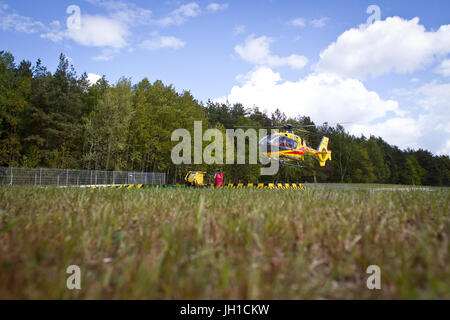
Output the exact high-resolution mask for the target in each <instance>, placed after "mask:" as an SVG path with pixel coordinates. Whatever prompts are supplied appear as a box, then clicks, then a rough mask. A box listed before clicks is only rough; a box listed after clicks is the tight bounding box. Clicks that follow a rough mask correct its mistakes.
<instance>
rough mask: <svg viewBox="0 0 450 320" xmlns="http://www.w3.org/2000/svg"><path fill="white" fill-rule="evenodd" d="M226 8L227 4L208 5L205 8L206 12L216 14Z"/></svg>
mask: <svg viewBox="0 0 450 320" xmlns="http://www.w3.org/2000/svg"><path fill="white" fill-rule="evenodd" d="M227 8H228V3H223V4H220V3H210V4H209V5H208V7H207V9H208V11H211V12H217V11H221V10H225V9H227Z"/></svg>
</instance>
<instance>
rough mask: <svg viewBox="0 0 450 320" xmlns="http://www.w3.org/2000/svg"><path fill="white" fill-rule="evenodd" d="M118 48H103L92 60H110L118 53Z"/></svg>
mask: <svg viewBox="0 0 450 320" xmlns="http://www.w3.org/2000/svg"><path fill="white" fill-rule="evenodd" d="M119 51H120V49H114V48H103V49H102V50H101V53H100V54H99V55H97V56H94V57H93V58H92V60H94V61H103V62H104V61H111V60H112V59H113V58H114V56H115V55H116V54H118V53H119Z"/></svg>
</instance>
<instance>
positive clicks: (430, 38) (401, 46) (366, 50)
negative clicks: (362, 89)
mask: <svg viewBox="0 0 450 320" xmlns="http://www.w3.org/2000/svg"><path fill="white" fill-rule="evenodd" d="M448 53H450V25H445V26H441V27H440V28H439V30H437V31H426V30H425V27H424V26H422V25H420V24H419V18H414V19H411V20H405V19H402V18H399V17H390V18H387V19H386V20H383V21H377V22H375V23H374V24H372V25H370V26H366V25H361V26H359V28H357V29H356V28H353V29H350V30H347V31H345V32H344V33H343V34H342V35H340V36H339V37H338V39H337V40H336V42H334V43H332V44H331V45H330V46H329V47H328V48H327V49H325V50H324V51H323V52H322V53H321V54H320V61H319V63H318V64H317V71H321V72H323V71H325V72H335V73H338V74H340V75H342V76H350V77H355V78H358V79H363V78H365V77H366V76H367V75H371V76H373V77H377V76H380V75H383V74H386V73H389V72H396V73H400V74H405V73H411V72H413V71H416V70H419V69H422V68H424V67H425V66H427V65H428V64H430V63H432V62H433V61H434V60H435V58H436V56H442V55H445V54H448Z"/></svg>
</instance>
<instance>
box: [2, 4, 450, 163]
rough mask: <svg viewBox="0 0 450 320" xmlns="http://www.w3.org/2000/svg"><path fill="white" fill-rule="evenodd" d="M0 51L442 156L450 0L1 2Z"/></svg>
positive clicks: (448, 92) (447, 143) (448, 148)
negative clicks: (157, 84)
mask: <svg viewBox="0 0 450 320" xmlns="http://www.w3.org/2000/svg"><path fill="white" fill-rule="evenodd" d="M0 43H1V46H0V50H5V51H10V52H11V53H13V55H14V56H15V57H16V62H19V61H21V60H23V59H25V60H29V61H32V62H35V61H36V60H37V59H38V58H41V59H42V61H43V63H44V65H46V66H47V67H48V68H49V70H51V71H54V70H55V68H56V67H57V64H58V57H59V54H60V53H64V54H65V55H66V56H68V57H69V59H70V62H71V63H72V64H73V65H74V67H75V69H76V70H77V71H78V72H79V73H83V72H86V73H88V74H89V78H90V79H91V80H92V81H95V80H96V79H98V78H99V77H100V76H103V75H104V76H106V78H107V80H108V81H109V82H111V83H115V82H116V81H117V80H118V79H119V78H120V77H122V76H125V77H128V78H131V80H132V81H133V83H137V82H139V81H141V80H142V79H143V78H145V77H147V78H148V79H150V80H151V81H155V80H162V81H163V82H164V83H165V84H172V85H173V86H174V87H175V88H176V89H177V90H178V91H180V92H181V91H183V90H188V91H190V92H191V93H192V94H193V95H194V97H195V98H196V99H198V100H199V101H200V102H207V101H208V100H212V101H219V102H226V101H228V102H230V103H236V102H240V103H243V104H244V105H245V106H246V107H249V108H250V107H253V106H255V105H256V106H258V107H259V108H260V109H261V110H266V111H268V112H272V111H274V110H275V109H277V108H278V109H280V110H281V111H283V112H284V113H286V114H287V115H288V116H292V117H296V116H303V115H307V116H310V117H311V118H312V120H313V121H315V122H316V124H322V123H324V122H328V123H342V122H349V124H346V125H345V127H346V129H347V130H348V131H349V132H351V133H352V134H355V135H357V136H360V135H361V134H364V135H365V136H366V137H368V136H370V135H375V136H377V137H378V136H380V137H382V138H383V139H384V140H386V141H387V142H388V143H390V144H393V145H397V146H399V147H400V148H402V149H406V148H413V149H418V148H422V149H426V150H430V151H431V152H433V153H435V154H439V155H449V154H450V126H449V125H448V123H449V121H450V56H449V54H450V1H447V0H443V1H438V0H434V1H411V0H409V1H404V0H395V1H392V0H391V1H364V0H341V1H331V0H329V1H323V0H316V1H300V0H292V1H289V0H284V1H281V0H280V1H275V0H248V1H245V0H236V1H232V0H210V1H207V0H204V1H189V0H188V1H177V0H167V1H164V0H160V1H155V0H147V1H143V0H136V1H131V0H130V1H126V0H124V1H121V0H78V1H75V0H70V1H66V0H58V1H56V0H40V1H30V0H20V1H9V0H0Z"/></svg>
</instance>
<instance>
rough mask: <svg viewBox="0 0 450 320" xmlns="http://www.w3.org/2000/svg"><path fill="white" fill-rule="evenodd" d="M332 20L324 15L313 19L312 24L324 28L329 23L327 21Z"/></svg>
mask: <svg viewBox="0 0 450 320" xmlns="http://www.w3.org/2000/svg"><path fill="white" fill-rule="evenodd" d="M328 20H330V19H329V18H326V17H323V18H320V19H314V20H312V21H311V24H312V25H313V26H314V27H316V28H323V27H325V26H326V25H327V21H328Z"/></svg>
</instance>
